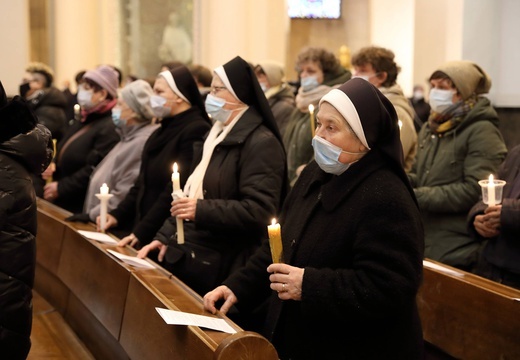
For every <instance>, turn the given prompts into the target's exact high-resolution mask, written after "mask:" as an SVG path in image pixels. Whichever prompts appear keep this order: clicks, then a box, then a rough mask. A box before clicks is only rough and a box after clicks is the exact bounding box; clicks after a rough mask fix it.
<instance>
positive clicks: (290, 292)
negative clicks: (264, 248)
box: [267, 263, 305, 301]
mask: <svg viewBox="0 0 520 360" xmlns="http://www.w3.org/2000/svg"><path fill="white" fill-rule="evenodd" d="M304 271H305V269H302V268H299V267H295V266H291V265H287V264H283V263H274V264H271V265H269V266H268V267H267V272H270V273H271V275H270V276H269V280H270V281H271V289H273V290H275V291H276V292H278V297H279V298H280V299H282V300H297V301H299V300H301V299H302V283H303V272H304Z"/></svg>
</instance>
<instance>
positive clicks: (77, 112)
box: [74, 104, 81, 121]
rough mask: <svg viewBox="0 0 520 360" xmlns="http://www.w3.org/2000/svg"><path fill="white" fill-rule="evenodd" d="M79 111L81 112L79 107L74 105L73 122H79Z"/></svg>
mask: <svg viewBox="0 0 520 360" xmlns="http://www.w3.org/2000/svg"><path fill="white" fill-rule="evenodd" d="M80 110H81V107H80V106H79V104H75V105H74V120H77V121H79V120H80V115H81V113H80Z"/></svg>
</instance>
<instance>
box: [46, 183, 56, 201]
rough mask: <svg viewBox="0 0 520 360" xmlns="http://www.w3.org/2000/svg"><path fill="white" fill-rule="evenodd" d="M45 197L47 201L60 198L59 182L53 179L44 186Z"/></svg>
mask: <svg viewBox="0 0 520 360" xmlns="http://www.w3.org/2000/svg"><path fill="white" fill-rule="evenodd" d="M43 198H44V199H45V200H47V201H53V200H56V199H57V198H58V182H57V181H53V182H51V183H50V184H47V185H45V187H44V188H43Z"/></svg>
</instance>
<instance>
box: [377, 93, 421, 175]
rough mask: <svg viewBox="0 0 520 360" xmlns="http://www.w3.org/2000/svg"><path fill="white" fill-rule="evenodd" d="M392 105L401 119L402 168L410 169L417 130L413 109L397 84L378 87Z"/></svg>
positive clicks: (413, 157)
mask: <svg viewBox="0 0 520 360" xmlns="http://www.w3.org/2000/svg"><path fill="white" fill-rule="evenodd" d="M379 90H380V91H381V92H382V93H383V95H385V96H386V97H387V99H388V100H390V102H391V103H392V105H394V108H395V112H396V113H397V118H398V119H399V120H401V125H402V126H401V144H402V145H403V155H404V170H405V171H407V172H408V171H410V170H411V169H412V165H413V162H414V160H415V154H416V153H417V132H416V131H415V127H414V123H413V117H414V110H413V108H412V106H411V105H410V102H409V101H408V99H407V98H406V97H405V96H404V94H403V90H402V89H401V87H400V86H399V85H398V84H394V85H393V86H390V87H381V88H380V89H379Z"/></svg>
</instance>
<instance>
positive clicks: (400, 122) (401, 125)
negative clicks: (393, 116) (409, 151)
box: [397, 120, 403, 130]
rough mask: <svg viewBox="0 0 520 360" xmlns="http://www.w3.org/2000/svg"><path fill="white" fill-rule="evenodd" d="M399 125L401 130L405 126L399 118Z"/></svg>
mask: <svg viewBox="0 0 520 360" xmlns="http://www.w3.org/2000/svg"><path fill="white" fill-rule="evenodd" d="M397 125H399V130H401V129H402V128H403V122H402V121H401V120H397Z"/></svg>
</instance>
